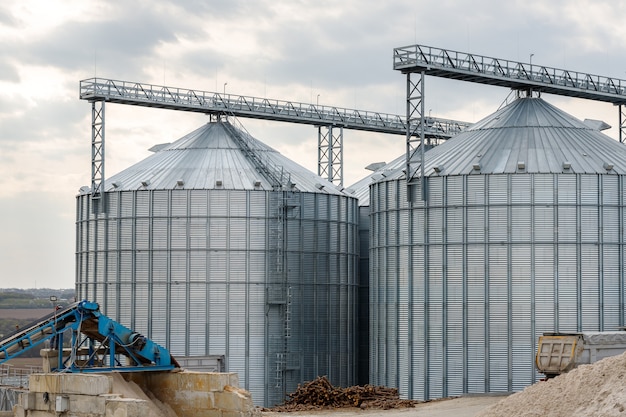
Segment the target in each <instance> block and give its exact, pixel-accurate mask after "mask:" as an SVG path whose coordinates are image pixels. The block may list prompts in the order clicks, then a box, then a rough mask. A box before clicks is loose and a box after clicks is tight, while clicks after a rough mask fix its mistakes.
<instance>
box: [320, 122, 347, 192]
mask: <svg viewBox="0 0 626 417" xmlns="http://www.w3.org/2000/svg"><path fill="white" fill-rule="evenodd" d="M317 175H319V176H320V177H322V178H326V179H328V181H329V182H332V183H333V184H337V185H339V186H340V187H341V186H343V126H340V127H339V128H333V126H332V125H327V126H318V127H317Z"/></svg>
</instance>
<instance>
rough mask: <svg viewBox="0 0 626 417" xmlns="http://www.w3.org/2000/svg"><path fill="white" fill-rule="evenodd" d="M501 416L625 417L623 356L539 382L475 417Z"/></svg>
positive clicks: (625, 357)
mask: <svg viewBox="0 0 626 417" xmlns="http://www.w3.org/2000/svg"><path fill="white" fill-rule="evenodd" d="M500 416H507V417H534V416H537V417H539V416H542V417H545V416H550V417H557V416H564V417H565V416H567V417H572V416H592V417H593V416H596V417H600V416H602V417H612V416H626V353H624V354H621V355H619V356H613V357H610V358H606V359H603V360H601V361H599V362H596V363H594V364H592V365H581V366H579V367H578V368H576V369H574V370H572V371H570V372H568V373H566V374H563V375H559V376H558V377H556V378H553V379H550V380H548V381H541V382H538V383H536V384H534V385H531V386H530V387H527V388H526V389H525V390H524V391H522V392H518V393H516V394H513V395H511V396H509V397H507V398H506V399H504V400H502V401H500V402H498V403H496V404H494V405H492V406H491V407H489V408H487V409H486V410H484V411H483V412H482V413H480V414H478V415H477V417H500Z"/></svg>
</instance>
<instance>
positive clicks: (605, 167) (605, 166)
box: [604, 162, 613, 171]
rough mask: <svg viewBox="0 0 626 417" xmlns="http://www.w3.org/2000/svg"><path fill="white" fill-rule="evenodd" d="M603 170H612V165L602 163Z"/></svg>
mask: <svg viewBox="0 0 626 417" xmlns="http://www.w3.org/2000/svg"><path fill="white" fill-rule="evenodd" d="M604 169H606V170H607V171H610V170H612V169H613V164H611V163H609V162H605V163H604Z"/></svg>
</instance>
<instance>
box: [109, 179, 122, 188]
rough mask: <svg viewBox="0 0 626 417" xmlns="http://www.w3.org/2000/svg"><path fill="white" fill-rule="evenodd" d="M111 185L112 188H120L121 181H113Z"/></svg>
mask: <svg viewBox="0 0 626 417" xmlns="http://www.w3.org/2000/svg"><path fill="white" fill-rule="evenodd" d="M111 185H112V186H113V188H120V187H121V186H122V183H121V182H119V181H113V183H112V184H111Z"/></svg>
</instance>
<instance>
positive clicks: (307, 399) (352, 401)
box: [263, 376, 420, 412]
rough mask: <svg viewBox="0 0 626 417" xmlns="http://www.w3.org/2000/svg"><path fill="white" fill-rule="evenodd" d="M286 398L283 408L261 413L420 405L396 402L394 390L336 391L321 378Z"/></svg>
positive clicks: (368, 388) (299, 387)
mask: <svg viewBox="0 0 626 417" xmlns="http://www.w3.org/2000/svg"><path fill="white" fill-rule="evenodd" d="M288 397H289V399H288V400H287V401H285V403H284V404H283V405H279V406H276V407H273V408H269V409H265V410H263V411H286V412H289V411H304V410H315V409H328V408H345V407H359V408H362V409H366V408H376V409H383V410H387V409H390V408H406V407H414V406H415V405H416V404H419V403H420V401H414V400H402V399H400V397H399V396H398V390H397V389H395V388H387V387H380V386H373V385H363V386H359V385H356V386H353V387H348V388H336V387H333V385H332V384H331V383H330V381H328V378H326V377H325V376H322V377H318V378H316V379H315V380H313V381H310V382H307V383H305V384H304V385H298V389H297V390H296V391H295V392H294V393H292V394H289V395H288Z"/></svg>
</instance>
